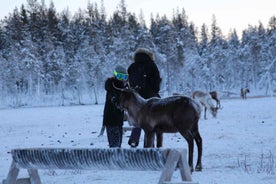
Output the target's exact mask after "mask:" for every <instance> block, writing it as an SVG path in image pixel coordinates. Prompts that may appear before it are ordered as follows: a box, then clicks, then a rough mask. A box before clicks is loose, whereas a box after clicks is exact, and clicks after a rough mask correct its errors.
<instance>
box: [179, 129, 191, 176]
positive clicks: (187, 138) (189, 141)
mask: <svg viewBox="0 0 276 184" xmlns="http://www.w3.org/2000/svg"><path fill="white" fill-rule="evenodd" d="M179 132H180V133H181V135H182V136H183V137H184V138H185V139H186V141H187V143H188V148H189V157H188V163H189V166H190V170H191V172H193V171H194V166H193V165H194V164H193V153H194V139H193V135H192V134H191V132H190V131H179Z"/></svg>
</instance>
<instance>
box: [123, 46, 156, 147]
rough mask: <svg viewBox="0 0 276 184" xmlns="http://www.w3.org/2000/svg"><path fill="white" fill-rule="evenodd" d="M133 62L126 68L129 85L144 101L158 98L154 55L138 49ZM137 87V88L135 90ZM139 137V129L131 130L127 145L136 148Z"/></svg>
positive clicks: (143, 49)
mask: <svg viewBox="0 0 276 184" xmlns="http://www.w3.org/2000/svg"><path fill="white" fill-rule="evenodd" d="M133 59H134V62H133V63H132V64H131V65H130V66H129V67H128V75H129V85H130V87H132V88H134V87H136V89H138V93H139V94H140V95H141V96H142V97H143V98H145V99H148V98H151V97H160V96H159V90H160V83H161V78H160V73H159V70H158V67H157V65H156V64H155V62H154V54H153V53H152V52H151V51H149V50H148V49H145V48H139V49H137V50H136V51H135V53H134V58H133ZM137 87H138V88H137ZM140 135H141V128H133V130H132V132H131V135H130V138H129V141H128V144H129V145H130V146H131V147H137V146H138V144H139V139H140Z"/></svg>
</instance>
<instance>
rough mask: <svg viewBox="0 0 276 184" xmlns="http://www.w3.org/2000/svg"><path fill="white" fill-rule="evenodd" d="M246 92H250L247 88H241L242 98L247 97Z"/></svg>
mask: <svg viewBox="0 0 276 184" xmlns="http://www.w3.org/2000/svg"><path fill="white" fill-rule="evenodd" d="M247 93H250V91H249V89H248V88H241V98H242V99H244V100H245V99H247Z"/></svg>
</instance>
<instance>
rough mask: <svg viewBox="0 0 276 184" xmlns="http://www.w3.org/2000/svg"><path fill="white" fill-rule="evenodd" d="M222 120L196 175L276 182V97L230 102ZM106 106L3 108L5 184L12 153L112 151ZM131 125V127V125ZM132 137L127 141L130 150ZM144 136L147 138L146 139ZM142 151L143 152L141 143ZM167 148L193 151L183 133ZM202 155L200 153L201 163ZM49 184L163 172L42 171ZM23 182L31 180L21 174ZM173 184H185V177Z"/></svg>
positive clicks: (151, 179) (208, 135)
mask: <svg viewBox="0 0 276 184" xmlns="http://www.w3.org/2000/svg"><path fill="white" fill-rule="evenodd" d="M221 103H222V106H223V109H222V110H220V112H219V114H218V117H217V118H212V117H211V115H210V114H207V117H208V120H204V119H201V120H200V122H199V128H200V132H201V136H202V139H203V158H202V162H203V167H204V169H203V171H202V172H194V173H193V174H192V178H193V181H196V182H199V183H200V184H233V183H235V184H239V183H240V184H245V183H246V184H260V183H262V184H275V183H276V164H275V162H276V159H275V157H276V98H249V99H247V100H241V99H225V100H222V101H221ZM102 112H103V104H100V105H91V106H71V107H41V108H18V109H0V130H1V132H0V141H1V146H0V181H2V180H3V179H5V178H6V176H7V174H8V170H9V167H10V164H11V155H10V153H9V152H10V150H11V149H13V148H29V147H63V148H67V147H70V148H99V147H101V148H107V147H108V143H107V138H106V134H104V136H102V137H98V134H99V130H100V128H101V122H102V114H103V113H102ZM126 125H127V122H126ZM129 134H130V132H126V133H125V135H124V137H123V144H122V147H124V148H129V146H128V145H127V141H128V136H129ZM142 138H143V136H142V137H141V140H142ZM139 147H142V145H141V144H140V145H139ZM164 147H165V148H183V147H185V148H187V143H186V141H185V140H184V139H183V138H182V137H181V136H180V134H178V133H176V134H165V135H164ZM196 157H197V152H196V150H195V159H196ZM39 173H40V176H41V180H42V182H43V183H44V184H54V183H62V184H63V183H66V184H72V183H76V184H80V183H89V184H91V183H93V184H94V183H95V184H111V183H112V184H113V183H120V184H129V183H143V184H152V183H157V181H158V179H159V177H160V174H161V172H157V171H145V172H143V171H138V172H137V171H94V170H91V171H79V170H55V171H53V170H39ZM19 174H20V175H19V177H25V176H27V172H26V171H24V170H21V171H20V173H19ZM173 181H176V182H177V181H180V175H179V172H175V173H174V175H173Z"/></svg>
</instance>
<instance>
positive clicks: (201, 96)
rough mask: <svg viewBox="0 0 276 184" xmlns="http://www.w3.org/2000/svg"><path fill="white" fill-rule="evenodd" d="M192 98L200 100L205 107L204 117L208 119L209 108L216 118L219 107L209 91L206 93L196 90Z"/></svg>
mask: <svg viewBox="0 0 276 184" xmlns="http://www.w3.org/2000/svg"><path fill="white" fill-rule="evenodd" d="M192 98H193V99H195V100H197V101H199V102H200V103H201V104H202V106H203V107H204V119H207V115H206V111H207V109H208V110H209V111H210V112H211V114H212V115H213V117H214V118H215V117H216V116H217V113H218V109H219V108H218V107H216V106H215V105H214V104H213V102H212V97H211V95H210V94H209V93H205V92H202V91H194V92H193V94H192Z"/></svg>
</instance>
